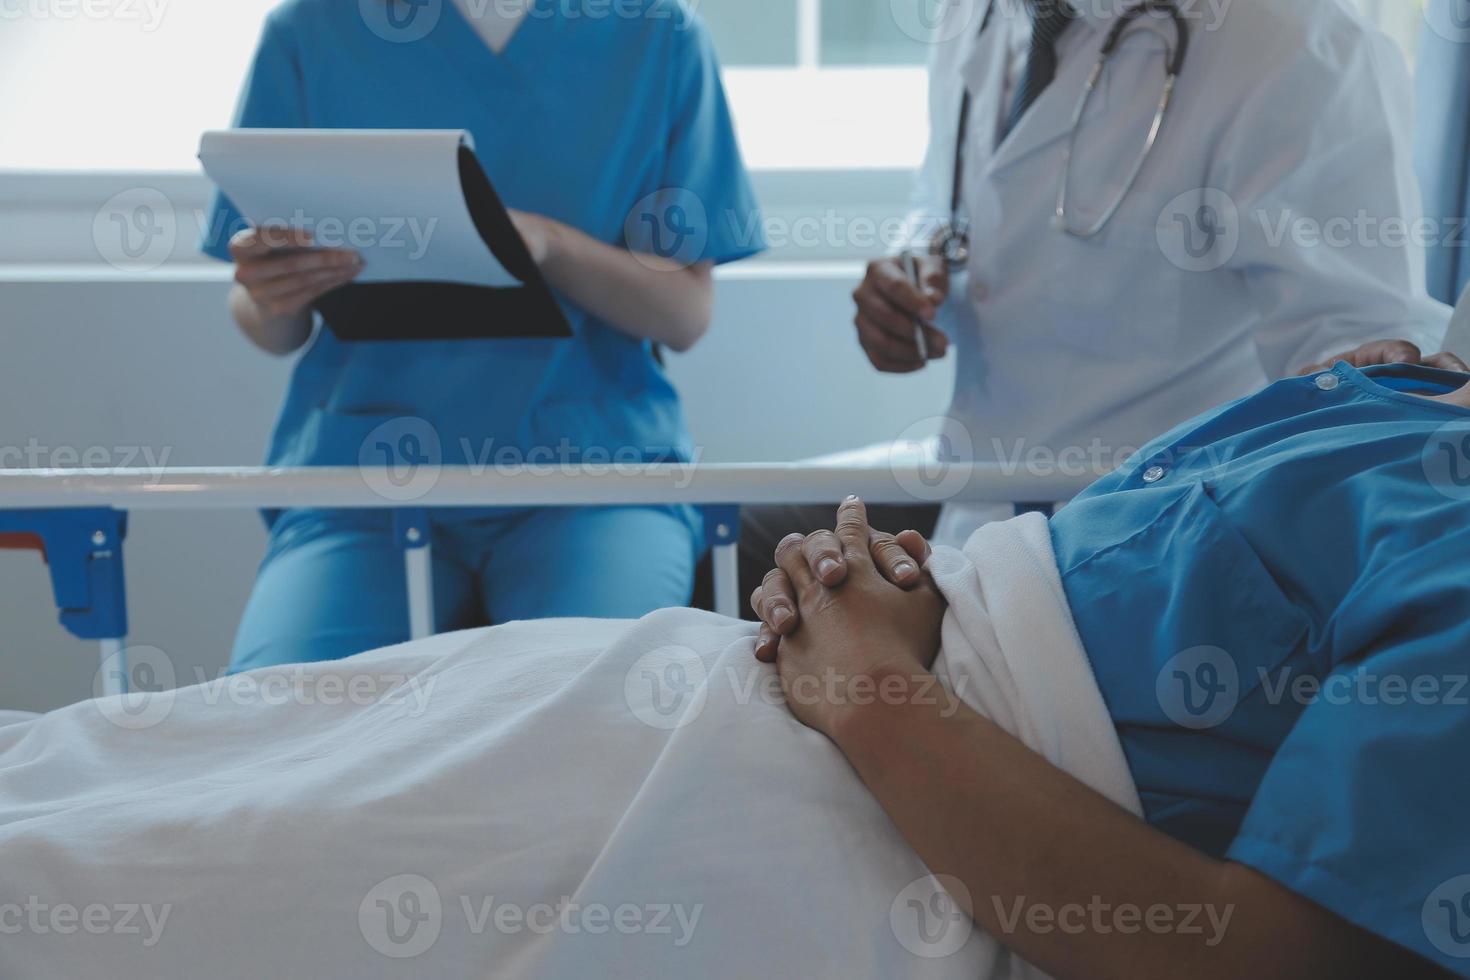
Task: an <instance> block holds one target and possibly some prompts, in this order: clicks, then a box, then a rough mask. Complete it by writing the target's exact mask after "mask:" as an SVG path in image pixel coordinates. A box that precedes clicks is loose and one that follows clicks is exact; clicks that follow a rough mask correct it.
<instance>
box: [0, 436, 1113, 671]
mask: <svg viewBox="0 0 1470 980" xmlns="http://www.w3.org/2000/svg"><path fill="white" fill-rule="evenodd" d="M885 457H886V458H885ZM939 465H940V464H935V463H929V464H927V465H926V464H923V463H920V462H918V461H916V457H915V456H914V455H913V453H912V452H907V453H901V454H894V450H893V449H892V447H875V448H873V449H870V450H867V451H860V452H857V453H853V454H843V455H840V456H834V457H825V458H823V459H821V460H816V461H808V462H803V463H780V464H755V463H732V464H708V465H699V466H694V465H683V464H657V465H646V466H638V467H628V466H618V465H612V464H609V465H607V466H600V467H599V466H593V465H588V466H586V467H581V468H568V470H567V471H566V472H558V473H534V474H528V473H525V472H514V471H497V470H494V469H473V470H472V469H469V468H444V469H443V470H442V471H440V472H438V474H437V476H436V478H435V479H434V481H433V485H432V487H431V488H429V489H428V490H426V491H425V492H423V493H422V494H421V495H418V496H416V497H415V498H414V499H412V500H410V501H406V502H397V503H395V502H394V501H390V500H387V499H385V495H384V494H383V493H382V492H380V490H381V488H382V487H383V486H385V485H389V484H388V483H385V482H384V481H385V480H387V479H388V477H389V474H378V473H369V472H367V471H366V470H364V469H363V468H359V467H310V468H297V469H287V468H272V469H267V468H178V469H165V470H162V471H160V470H153V469H149V470H141V469H140V470H124V469H118V470H108V471H102V472H98V471H87V470H75V471H72V470H0V548H10V549H15V548H22V549H30V550H36V551H39V552H40V553H41V554H42V556H43V557H44V559H45V561H46V563H47V564H48V565H49V568H50V576H51V585H52V590H53V593H54V596H55V601H56V606H57V609H58V611H59V615H60V621H61V625H62V626H63V627H65V628H66V629H67V630H68V631H69V632H71V633H72V634H73V635H74V636H76V637H78V638H80V639H84V640H93V641H96V642H97V643H98V644H99V647H100V655H101V659H102V664H103V670H102V674H101V678H102V680H101V687H100V693H101V694H103V695H108V694H117V693H124V692H126V689H127V679H128V676H129V675H128V666H127V663H126V659H125V656H126V653H125V649H124V646H125V644H124V641H125V638H126V636H127V631H128V627H127V619H128V617H127V599H126V584H125V570H124V563H123V542H124V539H125V538H126V535H127V517H128V514H129V513H130V512H132V511H140V510H229V509H276V508H292V507H314V508H343V509H375V510H384V509H390V510H392V511H393V514H394V529H395V535H396V539H397V542H398V544H399V545H400V546H401V547H402V549H403V554H404V566H405V571H406V573H407V595H406V597H405V601H406V602H407V604H408V610H409V626H410V634H411V637H412V638H413V639H422V638H424V637H427V636H429V635H430V634H431V633H432V632H433V608H432V596H433V582H432V572H431V569H432V563H431V561H430V557H431V547H432V546H431V544H430V536H429V533H428V529H429V523H428V522H429V514H430V512H431V511H433V510H434V509H435V508H441V507H489V506H496V507H545V506H600V505H649V504H672V503H678V504H693V505H701V506H703V507H704V508H705V515H706V524H707V532H708V537H709V540H710V542H711V544H712V546H713V554H714V562H713V564H714V592H715V600H714V605H715V610H716V611H717V612H719V613H721V614H723V615H727V616H732V617H734V616H738V615H739V613H740V595H739V586H738V582H739V568H738V557H737V555H738V548H737V545H738V542H739V536H740V516H739V515H740V507H741V506H743V505H757V504H769V503H783V504H830V503H832V502H834V501H837V500H841V499H842V498H843V497H845V496H847V495H848V494H858V495H859V496H861V497H863V498H864V499H865V500H866V501H868V502H869V503H913V502H915V501H916V500H918V501H921V502H923V501H926V500H927V501H930V502H938V500H939V499H940V496H939V494H940V491H941V490H942V491H943V499H944V500H945V501H953V502H960V501H964V502H972V503H988V504H1017V503H1020V502H1024V501H1037V500H1049V501H1059V500H1068V499H1070V498H1071V497H1073V496H1076V494H1078V493H1079V492H1080V491H1081V490H1082V489H1084V488H1085V487H1086V486H1087V485H1088V484H1089V483H1091V482H1092V481H1093V480H1094V479H1095V478H1096V477H1098V476H1101V475H1102V474H1101V473H1068V474H1054V473H1047V474H1041V473H1030V472H1026V471H1025V470H1024V469H1018V468H1015V467H1006V466H1003V465H1000V464H964V465H961V466H955V465H947V464H945V465H943V468H942V470H941V469H940V468H938V467H939ZM369 477H371V479H370V478H369ZM952 488H958V489H952Z"/></svg>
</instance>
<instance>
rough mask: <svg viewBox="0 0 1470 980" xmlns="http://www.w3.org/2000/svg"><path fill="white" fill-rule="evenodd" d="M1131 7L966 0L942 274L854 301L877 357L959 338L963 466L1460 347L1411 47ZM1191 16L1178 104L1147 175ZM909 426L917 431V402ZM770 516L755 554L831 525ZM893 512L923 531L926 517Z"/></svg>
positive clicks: (874, 287) (881, 288) (1113, 445)
mask: <svg viewBox="0 0 1470 980" xmlns="http://www.w3.org/2000/svg"><path fill="white" fill-rule="evenodd" d="M1134 5H1135V4H1134V2H1133V0H1071V3H1070V4H1061V3H1060V2H1059V0H946V10H945V11H944V15H943V18H942V19H941V20H940V22H939V24H938V27H937V30H936V40H935V43H934V46H933V49H932V57H931V64H930V96H929V114H930V121H931V124H932V130H931V131H932V139H931V143H930V146H929V149H928V153H927V155H926V159H925V162H924V164H923V169H922V172H921V174H920V177H919V181H918V188H917V195H916V197H917V201H916V203H917V209H916V214H915V216H914V221H915V228H916V229H917V231H916V234H915V247H916V250H918V251H921V252H923V253H926V254H924V255H923V256H922V258H921V265H922V268H921V279H922V283H923V284H922V286H921V287H919V288H915V287H914V286H912V285H910V282H909V279H908V277H907V276H906V275H905V269H904V266H903V263H902V262H900V261H899V260H898V259H896V258H892V257H890V258H885V259H881V260H878V261H875V262H873V263H872V264H871V265H870V266H869V268H868V272H867V277H866V279H865V280H864V282H863V283H862V285H861V286H859V287H858V289H857V291H856V293H855V294H854V298H855V300H856V302H857V307H858V312H857V318H856V324H857V331H858V338H859V340H860V342H861V344H862V346H863V349H864V350H865V352H866V353H867V355H868V357H869V359H870V360H871V361H872V363H873V365H874V366H875V367H876V368H877V369H878V370H880V371H887V372H908V371H915V370H919V369H921V368H922V367H923V366H924V363H925V362H924V360H923V358H922V357H921V354H920V348H919V346H918V344H917V343H916V338H915V321H921V322H925V323H928V324H929V325H930V326H929V327H928V328H927V329H926V331H925V333H926V341H927V343H926V346H927V348H928V355H929V357H930V358H937V357H942V356H945V355H946V354H947V353H948V351H949V350H950V348H953V350H954V354H955V357H956V358H957V364H956V369H957V381H956V385H955V391H954V398H953V403H952V406H951V408H950V410H949V412H948V416H949V418H948V421H947V423H946V424H945V426H944V428H945V431H944V433H943V436H942V438H941V439H940V440H939V451H940V453H941V454H942V455H943V456H944V457H945V458H947V459H950V460H963V459H967V458H972V459H976V460H981V461H1000V462H1017V461H1020V464H1021V465H1033V466H1036V465H1040V466H1050V465H1055V466H1057V467H1063V466H1073V467H1075V466H1077V465H1081V464H1085V465H1095V464H1096V465H1102V466H1105V467H1111V466H1114V465H1116V464H1117V463H1119V462H1121V461H1122V459H1123V458H1125V457H1126V455H1127V454H1128V453H1129V452H1130V451H1131V450H1133V449H1136V448H1137V447H1139V446H1141V445H1142V444H1143V443H1144V442H1145V441H1146V440H1149V439H1151V438H1153V437H1155V436H1157V435H1159V434H1161V433H1163V432H1164V431H1166V430H1167V429H1169V428H1170V427H1172V426H1173V425H1175V424H1177V423H1179V422H1180V421H1182V420H1184V419H1187V418H1191V417H1193V416H1194V415H1197V414H1199V413H1200V412H1203V411H1204V410H1206V409H1208V408H1210V407H1212V406H1215V405H1219V404H1220V403H1222V402H1225V401H1227V400H1229V399H1233V398H1236V397H1238V396H1242V395H1245V394H1248V393H1250V392H1252V391H1254V390H1256V389H1258V388H1260V387H1261V386H1263V385H1264V384H1266V383H1268V382H1270V381H1274V380H1276V379H1279V378H1282V377H1286V376H1289V375H1293V374H1297V373H1302V372H1304V371H1307V370H1311V369H1313V368H1315V367H1317V366H1319V365H1323V364H1326V363H1330V362H1331V361H1332V360H1333V359H1335V358H1337V357H1346V358H1347V359H1348V360H1350V361H1353V362H1355V363H1356V364H1358V365H1366V364H1370V363H1380V362H1385V361H1404V360H1413V361H1418V360H1420V359H1421V357H1422V358H1423V359H1425V360H1429V361H1431V362H1432V363H1438V364H1442V365H1445V366H1457V365H1459V361H1458V360H1457V359H1454V358H1452V357H1450V356H1448V355H1439V356H1435V355H1434V352H1438V351H1440V350H1441V346H1442V344H1443V341H1444V337H1445V330H1446V326H1447V324H1448V318H1449V309H1448V308H1447V307H1445V306H1443V305H1442V304H1440V303H1437V302H1435V301H1434V300H1432V299H1431V298H1430V297H1429V296H1428V293H1427V291H1426V286H1425V271H1424V252H1423V244H1424V243H1423V241H1422V238H1423V236H1425V235H1426V234H1432V233H1433V228H1432V226H1429V225H1426V224H1425V223H1424V222H1422V221H1421V213H1420V203H1419V201H1420V198H1419V191H1418V187H1417V184H1416V182H1415V179H1414V175H1413V171H1412V167H1411V161H1410V126H1411V115H1412V99H1411V93H1410V85H1409V80H1408V72H1407V70H1406V66H1405V63H1404V59H1403V57H1402V55H1401V53H1400V52H1399V50H1398V49H1397V47H1396V46H1395V45H1394V44H1393V42H1391V41H1390V40H1389V39H1388V38H1386V37H1385V36H1384V35H1382V34H1381V33H1380V32H1379V31H1377V30H1376V29H1375V28H1374V27H1372V26H1371V25H1369V24H1367V23H1366V22H1365V21H1364V20H1363V19H1362V18H1361V17H1360V16H1359V15H1358V14H1357V13H1355V12H1354V11H1352V10H1350V9H1349V7H1348V5H1347V3H1346V0H1210V3H1209V4H1208V5H1206V3H1204V2H1203V0H1201V2H1192V0H1180V3H1179V6H1178V7H1177V8H1174V9H1173V10H1171V9H1170V8H1169V6H1168V5H1166V4H1161V3H1158V2H1155V3H1153V4H1152V5H1151V6H1152V7H1153V8H1154V9H1152V10H1149V11H1147V12H1144V13H1142V14H1141V15H1138V16H1133V17H1125V12H1127V11H1128V10H1129V8H1130V7H1133V6H1134ZM1176 15H1177V16H1176ZM1120 18H1123V19H1127V21H1128V23H1127V25H1126V27H1125V28H1124V32H1123V33H1122V35H1121V37H1120V39H1119V41H1118V43H1117V46H1116V48H1115V50H1114V51H1113V53H1112V54H1111V56H1109V57H1108V58H1106V59H1105V61H1103V64H1102V70H1101V74H1100V75H1099V77H1098V80H1097V85H1096V88H1095V90H1094V92H1093V94H1092V96H1091V97H1090V99H1089V100H1088V101H1087V104H1086V108H1085V111H1084V112H1083V113H1082V117H1081V121H1080V124H1079V125H1077V126H1076V127H1075V133H1074V126H1073V119H1074V115H1075V114H1076V113H1077V111H1078V106H1079V104H1080V103H1081V101H1082V99H1083V95H1084V91H1085V88H1086V84H1087V81H1088V78H1089V76H1090V75H1091V74H1092V73H1093V72H1094V70H1095V68H1096V67H1097V66H1098V64H1099V60H1100V57H1101V52H1102V50H1103V48H1104V45H1105V43H1106V42H1107V40H1108V38H1109V37H1110V35H1111V34H1112V32H1113V31H1114V29H1115V27H1117V25H1118V23H1119V20H1120ZM1181 23H1182V24H1183V25H1184V27H1185V32H1184V33H1185V34H1186V35H1187V37H1186V42H1187V43H1186V46H1185V49H1184V52H1183V58H1182V63H1181V65H1180V72H1179V77H1178V80H1177V85H1176V86H1175V88H1174V90H1173V93H1172V101H1171V103H1170V105H1169V107H1168V111H1167V112H1166V113H1165V114H1164V117H1163V121H1162V127H1161V129H1160V131H1159V133H1158V139H1157V142H1156V143H1155V145H1154V146H1153V149H1152V152H1151V153H1149V154H1148V156H1147V158H1146V159H1145V160H1144V163H1143V166H1142V168H1141V170H1140V171H1139V172H1138V174H1137V177H1136V180H1133V181H1131V182H1130V181H1129V180H1128V177H1129V174H1130V172H1131V170H1132V168H1133V166H1134V164H1135V161H1136V160H1137V159H1138V157H1139V154H1140V151H1141V150H1142V148H1143V146H1144V144H1145V142H1146V138H1147V136H1148V132H1149V129H1150V127H1151V125H1152V124H1153V123H1154V121H1155V117H1156V112H1157V109H1158V105H1159V102H1160V97H1161V95H1162V94H1163V92H1164V87H1165V76H1166V69H1167V67H1168V65H1169V63H1170V60H1171V59H1172V58H1173V57H1174V56H1175V55H1176V53H1177V52H1178V50H1179V45H1180V39H1179V33H1178V27H1179V25H1180V24H1181ZM967 92H968V98H966V93H967ZM962 105H967V106H968V111H967V112H966V113H965V114H964V119H963V122H962V121H961V107H962ZM961 140H962V141H961ZM957 146H958V148H959V151H958V152H957ZM1069 152H1070V163H1068V162H1067V160H1068V155H1069ZM957 170H958V173H959V180H958V181H956V179H955V176H956V172H957ZM1064 174H1065V175H1066V179H1067V195H1066V208H1065V217H1064V218H1063V219H1061V220H1059V219H1058V218H1057V215H1056V211H1057V204H1058V191H1059V188H1060V185H1061V181H1062V180H1063V175H1064ZM1125 192H1126V193H1125ZM1115 204H1116V207H1117V209H1116V212H1113V213H1111V216H1110V217H1109V218H1108V220H1106V222H1105V223H1104V222H1103V220H1102V219H1103V218H1104V217H1105V216H1107V215H1108V214H1109V212H1110V210H1111V209H1112V207H1113V206H1114V205H1115ZM952 225H959V226H960V227H962V228H963V227H964V226H968V250H967V252H968V254H960V255H958V256H953V257H957V258H962V259H963V261H962V262H956V263H954V264H953V265H950V264H947V263H946V262H945V261H944V260H943V259H942V258H941V257H939V256H936V255H932V254H927V253H929V252H930V251H931V246H934V247H938V243H939V241H940V240H942V239H944V238H945V237H946V235H945V233H946V230H947V229H949V228H950V227H951V226H952ZM1099 225H1101V226H1100V227H1098V226H1099ZM952 251H958V252H960V253H963V252H965V251H966V250H964V249H958V250H952ZM894 421H895V426H894V431H895V433H898V432H899V431H901V430H902V429H903V428H904V426H905V425H906V424H907V423H911V422H915V421H917V420H912V419H895V420H894ZM747 516H748V520H747V527H748V531H749V532H750V533H749V534H748V537H749V538H750V542H749V545H748V549H749V551H750V552H751V553H752V557H754V553H755V552H759V551H761V550H764V549H765V548H766V547H767V546H768V544H769V543H770V541H771V539H779V537H780V534H781V533H783V532H784V531H788V530H808V529H810V527H813V526H823V525H813V524H809V525H807V526H806V527H801V526H800V525H801V524H802V523H803V522H804V521H806V520H808V519H809V518H807V517H806V515H804V514H801V515H798V514H797V513H796V512H795V510H794V509H792V508H785V509H778V510H774V511H773V510H766V511H757V512H754V513H751V514H749V515H747ZM812 516H813V517H815V516H816V515H815V514H813V515H812ZM822 516H824V517H825V516H826V515H822ZM995 516H997V514H996V511H995V509H994V508H981V507H970V506H964V505H958V504H951V505H949V506H947V507H946V508H945V513H944V516H943V519H942V520H941V521H940V526H939V530H938V532H937V537H938V538H939V539H940V540H942V541H945V542H946V543H951V544H960V543H962V542H963V540H964V539H965V538H966V537H968V535H969V533H970V532H971V531H973V530H974V529H975V528H976V527H978V526H979V525H980V524H981V523H984V522H985V521H986V520H988V519H991V518H993V517H995ZM874 523H875V526H885V524H891V525H893V526H892V527H891V528H890V529H891V530H898V529H899V525H917V526H918V529H920V530H925V527H924V526H923V524H924V521H923V516H922V513H920V514H917V515H916V514H915V513H914V512H913V510H912V509H909V510H908V512H906V513H896V514H889V515H887V516H885V515H883V514H881V513H880V514H878V515H876V516H875V518H874ZM769 565H770V562H769V554H767V555H766V561H765V562H764V563H762V564H760V566H759V567H760V568H761V570H762V571H763V570H764V569H765V568H768V567H769ZM748 581H749V580H748Z"/></svg>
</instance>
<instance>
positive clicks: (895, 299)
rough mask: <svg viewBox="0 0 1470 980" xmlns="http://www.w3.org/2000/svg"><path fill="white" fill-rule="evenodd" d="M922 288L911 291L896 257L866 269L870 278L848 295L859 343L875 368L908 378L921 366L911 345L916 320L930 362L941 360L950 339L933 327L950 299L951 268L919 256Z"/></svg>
mask: <svg viewBox="0 0 1470 980" xmlns="http://www.w3.org/2000/svg"><path fill="white" fill-rule="evenodd" d="M918 262H919V280H920V285H919V286H917V287H916V286H914V285H913V284H912V283H911V282H910V281H909V277H908V275H907V273H905V271H904V267H903V261H902V260H901V259H899V258H897V257H891V258H886V259H878V260H876V261H874V262H870V263H869V264H868V274H867V276H866V277H865V278H864V279H863V282H862V285H860V286H858V288H857V290H856V291H855V292H854V293H853V294H852V298H853V300H854V302H856V303H857V319H856V321H855V322H856V323H857V332H858V342H859V343H860V344H862V347H863V351H864V352H865V353H866V354H867V355H868V360H869V361H872V362H873V367H875V368H877V369H878V370H879V371H887V372H890V373H893V374H907V373H909V372H911V371H917V370H919V369H920V368H922V367H923V366H924V359H923V357H921V356H920V354H919V346H918V344H917V343H916V342H915V340H914V332H915V328H914V324H915V321H921V322H923V324H924V333H925V337H926V339H927V342H928V345H929V357H930V359H937V358H940V357H943V356H944V355H945V352H946V351H948V349H949V338H948V337H946V336H945V335H944V334H943V333H941V332H940V331H939V330H937V329H936V328H935V327H934V326H933V325H932V324H933V322H934V317H935V316H936V315H938V313H939V306H940V304H942V303H943V302H944V300H945V297H946V296H948V295H949V267H948V266H946V265H945V264H944V260H943V259H942V258H940V257H939V256H937V255H920V256H918Z"/></svg>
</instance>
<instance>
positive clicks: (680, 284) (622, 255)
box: [510, 209, 715, 352]
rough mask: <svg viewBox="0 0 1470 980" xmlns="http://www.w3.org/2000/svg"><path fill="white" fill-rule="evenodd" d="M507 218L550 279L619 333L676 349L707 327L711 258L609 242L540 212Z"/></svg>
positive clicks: (690, 343)
mask: <svg viewBox="0 0 1470 980" xmlns="http://www.w3.org/2000/svg"><path fill="white" fill-rule="evenodd" d="M510 219H511V221H512V222H514V223H515V226H516V231H518V232H520V235H521V239H522V240H523V241H525V243H526V250H527V251H529V252H530V253H531V258H532V259H534V260H535V262H536V265H537V266H538V267H539V268H540V269H541V274H542V275H544V276H545V277H546V281H547V282H548V283H549V284H550V285H551V287H552V288H553V289H555V290H557V291H558V292H559V293H561V294H562V295H564V296H566V297H567V298H568V299H570V300H571V301H572V302H573V303H575V304H576V305H577V306H579V307H581V308H582V309H584V310H587V311H589V312H591V313H593V314H595V315H596V316H597V317H598V318H600V319H602V320H605V321H607V322H608V323H610V324H612V325H613V326H614V327H617V328H618V329H619V330H621V331H622V332H623V333H626V334H628V335H629V336H631V337H637V338H638V339H640V340H651V341H653V342H654V343H657V344H661V345H663V346H664V347H667V348H669V349H670V350H674V351H681V352H682V351H687V350H688V349H689V348H691V347H693V346H694V344H695V343H696V342H697V341H698V340H699V339H700V338H701V337H703V336H704V334H705V332H706V331H707V330H708V329H709V325H710V318H711V316H712V315H713V312H714V301H715V296H714V272H713V270H714V263H712V262H696V263H694V264H693V265H686V264H683V263H680V262H678V261H675V260H674V259H666V258H662V257H660V256H657V255H651V254H648V253H646V252H635V251H631V250H629V249H626V248H619V247H617V246H614V245H608V244H607V243H605V242H600V241H598V240H597V239H595V238H593V237H592V236H590V235H587V234H585V233H584V232H581V231H578V230H577V229H576V228H573V227H571V226H570V225H566V224H563V223H562V222H560V221H555V220H553V219H551V218H547V217H545V216H543V215H539V214H529V213H527V212H525V211H516V210H513V209H512V210H511V211H510Z"/></svg>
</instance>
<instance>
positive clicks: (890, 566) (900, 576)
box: [868, 531, 923, 589]
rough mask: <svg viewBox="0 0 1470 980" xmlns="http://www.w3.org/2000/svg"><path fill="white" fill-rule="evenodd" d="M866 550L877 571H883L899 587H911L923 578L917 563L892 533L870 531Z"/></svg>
mask: <svg viewBox="0 0 1470 980" xmlns="http://www.w3.org/2000/svg"><path fill="white" fill-rule="evenodd" d="M868 550H869V552H871V554H872V556H873V564H874V565H876V566H878V571H880V572H881V573H883V577H884V578H885V579H887V580H888V581H889V582H891V583H893V584H894V585H896V586H898V587H899V588H903V589H908V588H912V587H913V586H915V585H918V584H919V581H920V580H921V579H922V578H923V576H922V575H921V574H920V571H919V563H918V562H916V561H914V559H913V557H912V556H911V555H910V554H909V553H908V552H907V551H906V550H904V547H903V545H901V544H899V543H898V539H897V538H896V537H894V536H893V535H891V534H886V533H884V532H883V531H872V532H870V537H869V539H868Z"/></svg>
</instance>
